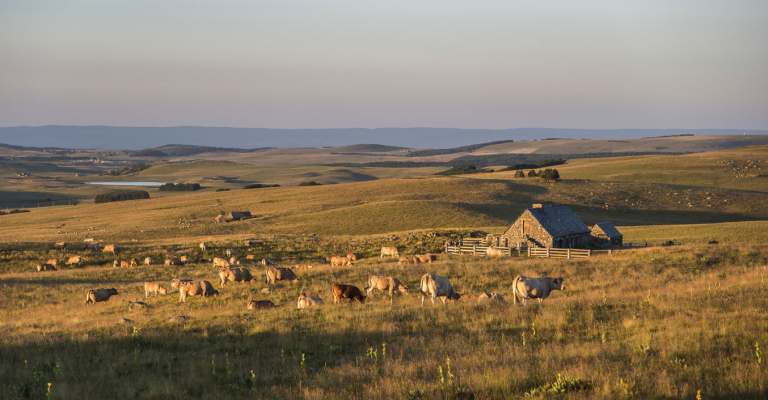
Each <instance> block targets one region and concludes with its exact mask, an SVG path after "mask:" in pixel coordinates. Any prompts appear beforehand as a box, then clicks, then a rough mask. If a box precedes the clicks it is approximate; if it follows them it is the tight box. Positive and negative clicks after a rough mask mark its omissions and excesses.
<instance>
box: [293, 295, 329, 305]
mask: <svg viewBox="0 0 768 400" xmlns="http://www.w3.org/2000/svg"><path fill="white" fill-rule="evenodd" d="M324 304H325V302H324V301H323V299H321V298H319V297H309V296H307V295H306V294H304V293H302V294H301V296H299V301H298V303H297V307H298V308H299V309H302V308H311V307H319V306H322V305H324Z"/></svg>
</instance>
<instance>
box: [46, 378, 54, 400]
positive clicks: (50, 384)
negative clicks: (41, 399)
mask: <svg viewBox="0 0 768 400" xmlns="http://www.w3.org/2000/svg"><path fill="white" fill-rule="evenodd" d="M51 386H53V384H52V383H51V382H48V391H47V392H46V393H45V398H46V399H48V400H50V398H51Z"/></svg>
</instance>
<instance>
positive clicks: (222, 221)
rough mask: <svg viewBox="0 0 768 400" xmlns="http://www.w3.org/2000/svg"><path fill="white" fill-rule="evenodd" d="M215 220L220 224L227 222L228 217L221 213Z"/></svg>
mask: <svg viewBox="0 0 768 400" xmlns="http://www.w3.org/2000/svg"><path fill="white" fill-rule="evenodd" d="M213 222H216V223H219V224H221V223H224V222H227V217H225V216H223V215H221V214H219V215H217V216H216V218H214V219H213Z"/></svg>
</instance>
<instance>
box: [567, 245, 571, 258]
mask: <svg viewBox="0 0 768 400" xmlns="http://www.w3.org/2000/svg"><path fill="white" fill-rule="evenodd" d="M568 259H569V260H570V259H571V248H570V247H569V248H568Z"/></svg>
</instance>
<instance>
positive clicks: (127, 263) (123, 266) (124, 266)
mask: <svg viewBox="0 0 768 400" xmlns="http://www.w3.org/2000/svg"><path fill="white" fill-rule="evenodd" d="M130 266H131V262H130V261H120V267H122V268H129V267H130Z"/></svg>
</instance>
